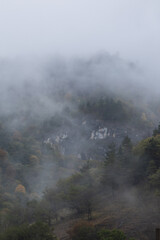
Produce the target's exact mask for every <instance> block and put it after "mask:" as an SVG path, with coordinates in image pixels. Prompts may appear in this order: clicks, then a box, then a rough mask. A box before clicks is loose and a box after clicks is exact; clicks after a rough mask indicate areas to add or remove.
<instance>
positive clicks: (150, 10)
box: [0, 0, 160, 81]
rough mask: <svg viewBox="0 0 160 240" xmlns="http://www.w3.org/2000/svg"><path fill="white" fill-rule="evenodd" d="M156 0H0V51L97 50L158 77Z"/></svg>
mask: <svg viewBox="0 0 160 240" xmlns="http://www.w3.org/2000/svg"><path fill="white" fill-rule="evenodd" d="M159 8H160V3H159V1H158V0H153V1H150V0H141V1H138V0H131V1H127V0H114V1H109V0H101V1H97V0H92V1H91V0H87V1H85V0H82V1H74V0H68V1H65V0H61V1H57V0H54V1H52V0H47V1H44V0H34V1H31V0H29V1H26V0H22V1H20V0H15V1H11V0H7V1H4V0H1V1H0V36H1V41H0V54H1V57H11V58H12V57H15V56H22V55H23V56H24V55H25V56H26V55H27V56H28V55H30V56H38V57H39V56H41V57H44V56H52V55H55V54H58V55H59V54H60V55H62V56H66V57H71V56H75V55H76V56H80V57H81V56H86V55H88V56H89V55H92V54H94V53H95V52H99V51H101V50H103V51H108V52H109V53H111V54H115V53H117V52H118V53H119V54H120V56H121V57H122V58H125V59H128V60H129V61H134V62H138V63H139V64H140V65H141V66H143V67H144V68H145V71H148V74H151V76H152V78H154V80H156V81H157V79H158V77H159V66H158V62H159V60H160V57H159V56H160V53H159V49H160V48H159V42H160V34H159V21H160V15H159Z"/></svg>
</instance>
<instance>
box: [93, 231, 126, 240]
mask: <svg viewBox="0 0 160 240" xmlns="http://www.w3.org/2000/svg"><path fill="white" fill-rule="evenodd" d="M125 239H126V236H125V234H124V233H123V232H122V231H120V230H117V229H114V230H106V229H102V230H100V231H99V232H98V240H125Z"/></svg>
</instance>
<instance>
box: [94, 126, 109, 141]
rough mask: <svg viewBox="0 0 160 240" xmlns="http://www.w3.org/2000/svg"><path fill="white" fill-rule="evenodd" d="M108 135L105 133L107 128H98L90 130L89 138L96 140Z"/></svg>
mask: <svg viewBox="0 0 160 240" xmlns="http://www.w3.org/2000/svg"><path fill="white" fill-rule="evenodd" d="M107 136H108V134H107V128H100V129H99V130H97V131H92V132H91V137H90V139H91V140H96V139H105V138H106V137H107Z"/></svg>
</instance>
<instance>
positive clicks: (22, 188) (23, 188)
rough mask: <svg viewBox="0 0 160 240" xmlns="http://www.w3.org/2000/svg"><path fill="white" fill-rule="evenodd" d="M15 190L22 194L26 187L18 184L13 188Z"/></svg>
mask: <svg viewBox="0 0 160 240" xmlns="http://www.w3.org/2000/svg"><path fill="white" fill-rule="evenodd" d="M15 192H16V193H23V194H25V193H26V189H25V187H24V186H23V185H22V184H18V186H17V187H16V189H15Z"/></svg>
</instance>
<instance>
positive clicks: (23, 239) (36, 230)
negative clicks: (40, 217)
mask: <svg viewBox="0 0 160 240" xmlns="http://www.w3.org/2000/svg"><path fill="white" fill-rule="evenodd" d="M56 239H57V238H56V237H55V235H54V234H53V232H52V231H51V229H50V228H49V226H48V225H47V224H45V223H42V222H37V223H33V224H31V225H21V226H17V227H12V228H9V229H7V230H6V231H5V232H4V233H2V234H1V235H0V240H56Z"/></svg>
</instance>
